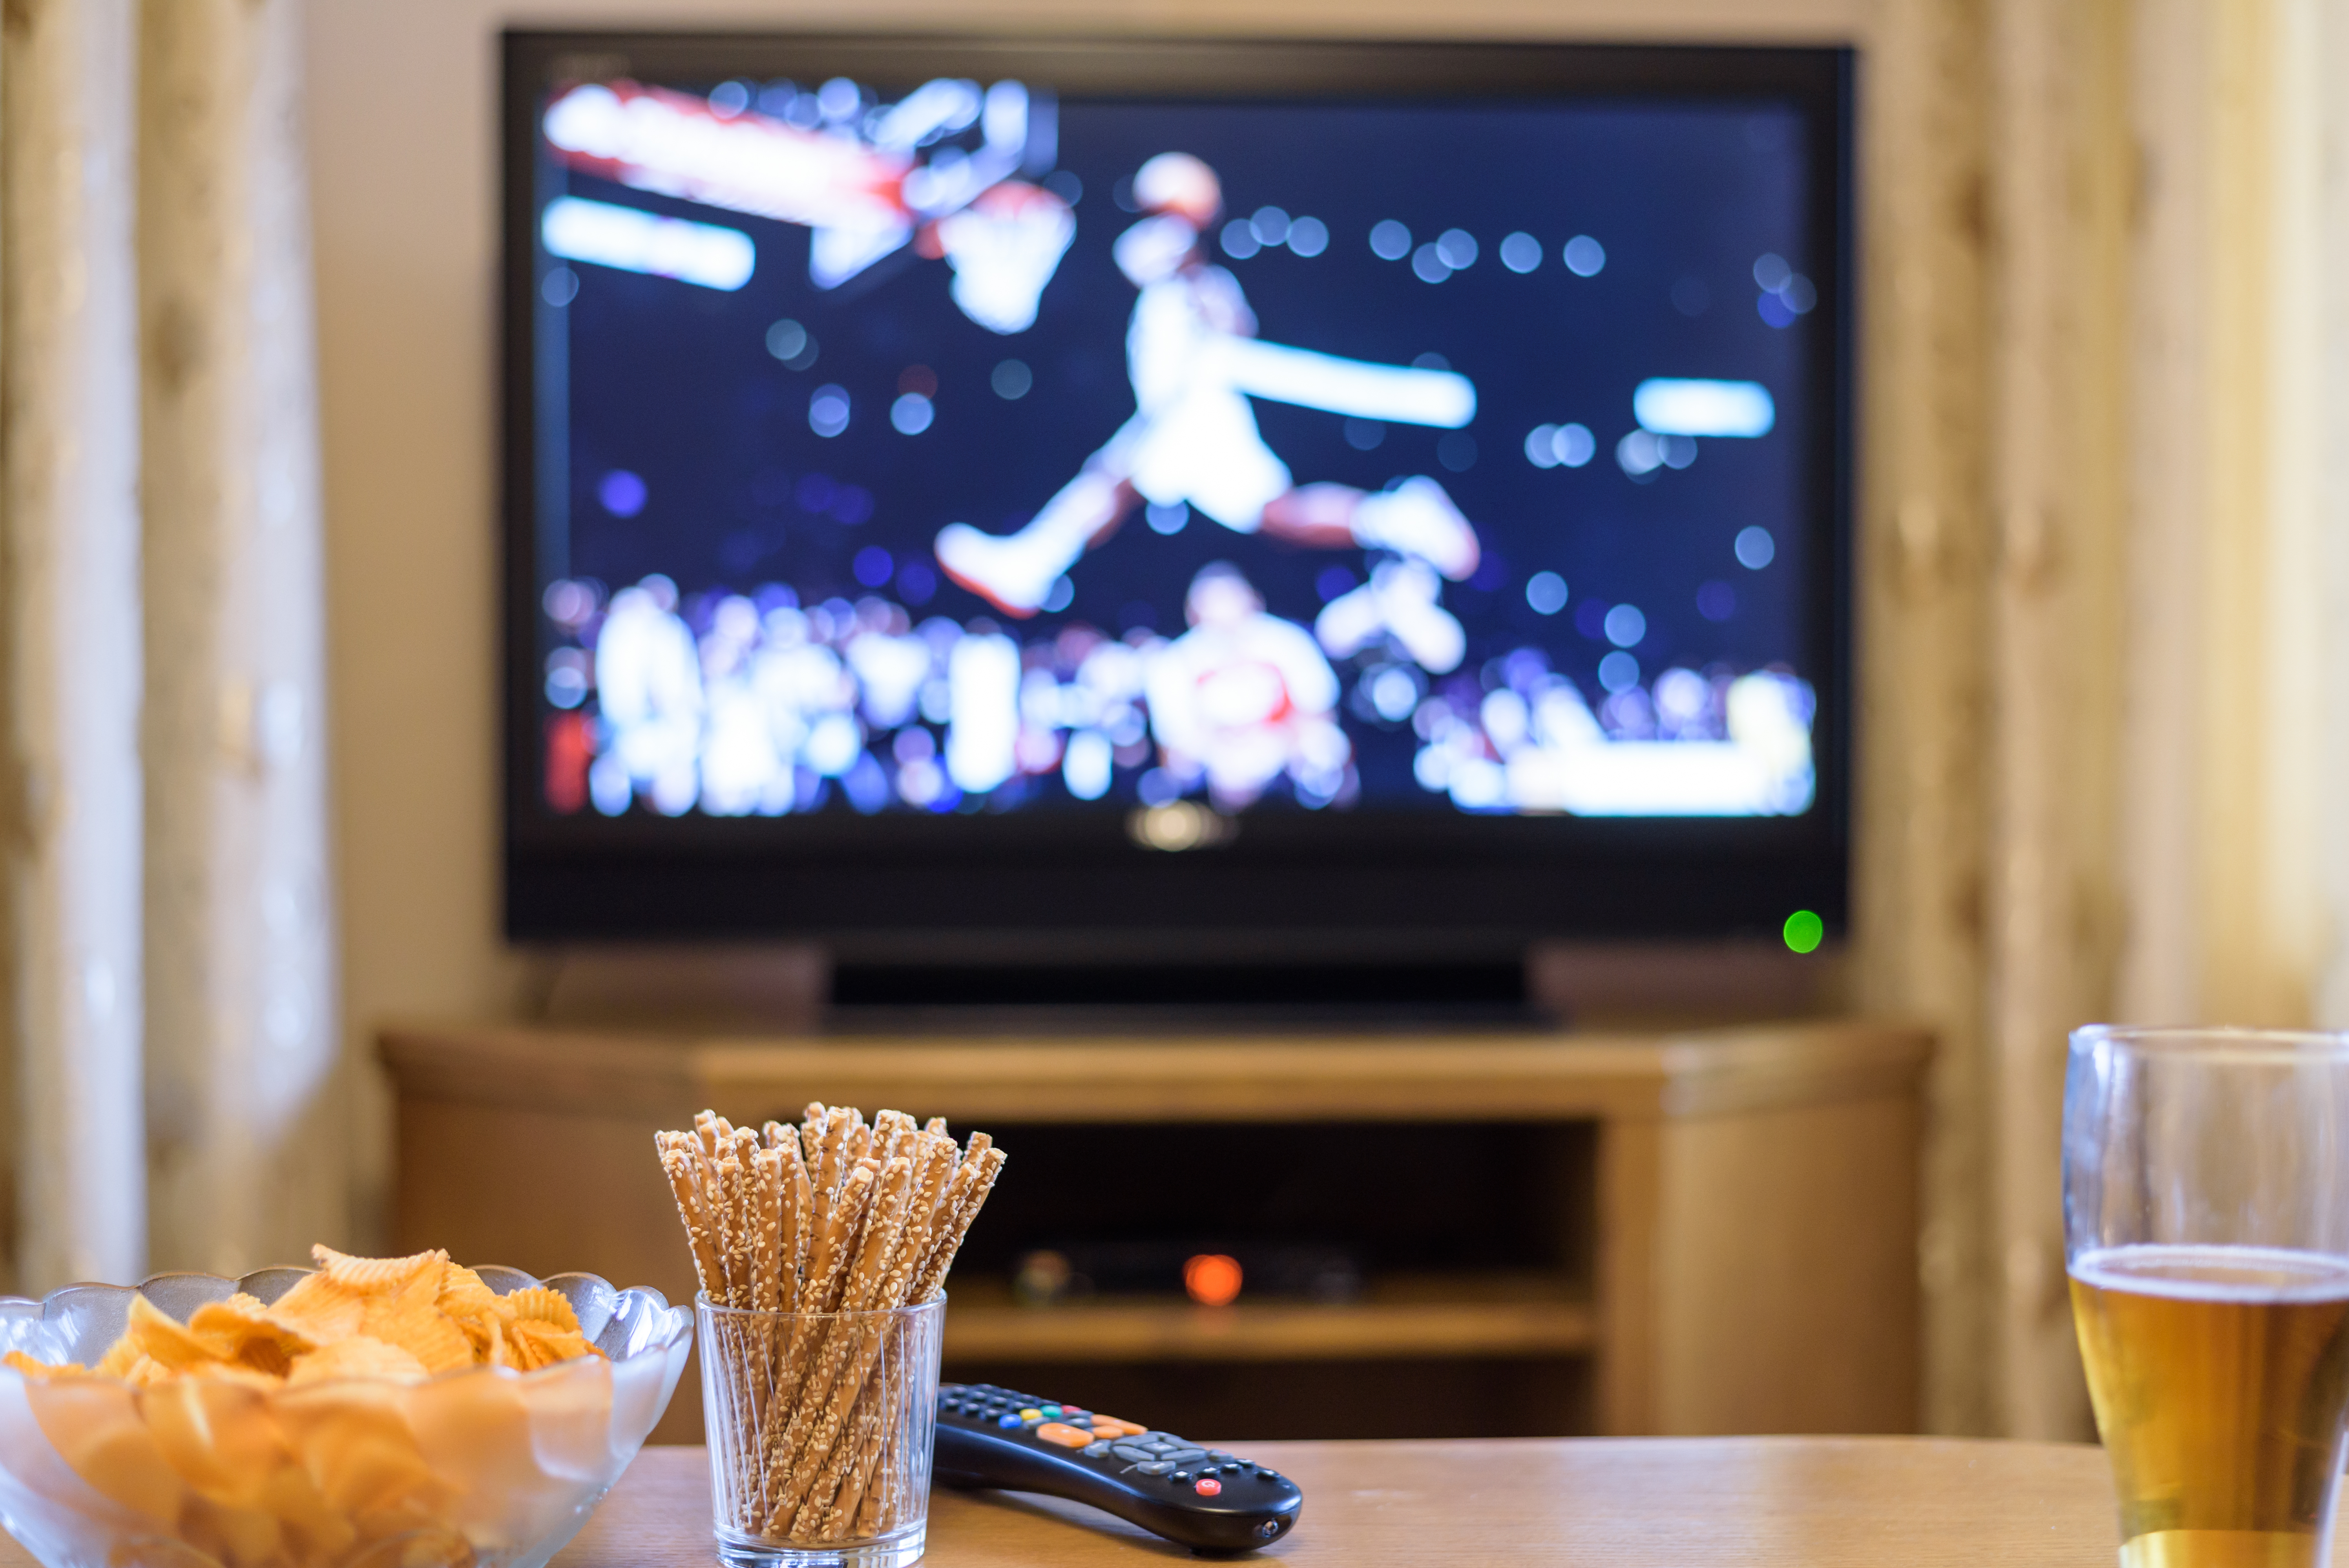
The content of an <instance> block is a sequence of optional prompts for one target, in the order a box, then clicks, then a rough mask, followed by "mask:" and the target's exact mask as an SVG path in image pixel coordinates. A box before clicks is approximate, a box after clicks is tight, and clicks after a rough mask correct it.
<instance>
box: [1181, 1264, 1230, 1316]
mask: <svg viewBox="0 0 2349 1568" xmlns="http://www.w3.org/2000/svg"><path fill="white" fill-rule="evenodd" d="M1183 1292H1184V1293H1185V1295H1187V1296H1189V1297H1190V1298H1191V1299H1192V1300H1193V1301H1195V1302H1197V1303H1199V1304H1200V1305H1201V1306H1229V1305H1230V1304H1231V1303H1233V1301H1234V1300H1236V1299H1237V1297H1238V1295H1239V1293H1240V1265H1239V1260H1237V1258H1230V1257H1226V1256H1225V1255H1224V1254H1223V1253H1221V1252H1202V1253H1200V1254H1199V1255H1198V1256H1197V1257H1195V1258H1187V1259H1185V1260H1184V1263H1183Z"/></svg>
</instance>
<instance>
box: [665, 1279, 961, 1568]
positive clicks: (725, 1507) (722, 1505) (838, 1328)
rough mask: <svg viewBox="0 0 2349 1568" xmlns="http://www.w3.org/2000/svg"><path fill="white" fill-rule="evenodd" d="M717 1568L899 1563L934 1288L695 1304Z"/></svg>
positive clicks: (917, 1527) (920, 1442)
mask: <svg viewBox="0 0 2349 1568" xmlns="http://www.w3.org/2000/svg"><path fill="white" fill-rule="evenodd" d="M694 1304H695V1308H696V1311H697V1313H698V1315H699V1320H700V1328H701V1407H702V1417H703V1422H704V1427H705V1429H706V1430H707V1431H708V1433H709V1493H710V1514H711V1521H710V1522H711V1527H712V1529H713V1530H714V1532H716V1534H717V1537H718V1558H719V1562H721V1563H725V1564H726V1565H727V1568H907V1565H909V1564H911V1563H914V1562H916V1560H918V1559H919V1558H920V1557H921V1555H922V1547H923V1543H924V1540H925V1538H926V1533H927V1532H928V1528H929V1516H930V1442H931V1438H932V1435H933V1431H934V1427H935V1423H936V1415H937V1403H938V1346H939V1330H940V1328H941V1327H942V1325H943V1324H944V1323H945V1321H946V1307H947V1303H946V1298H945V1297H944V1296H940V1297H939V1298H938V1299H937V1300H936V1301H932V1302H926V1303H923V1304H922V1305H919V1306H906V1307H896V1308H893V1309H891V1310H889V1311H885V1312H843V1313H777V1312H748V1311H744V1310H741V1309H740V1308H735V1307H722V1306H715V1305H712V1304H711V1303H710V1300H709V1296H708V1295H707V1294H706V1293H705V1294H703V1295H701V1296H699V1297H698V1298H697V1300H696V1302H695V1303H694Z"/></svg>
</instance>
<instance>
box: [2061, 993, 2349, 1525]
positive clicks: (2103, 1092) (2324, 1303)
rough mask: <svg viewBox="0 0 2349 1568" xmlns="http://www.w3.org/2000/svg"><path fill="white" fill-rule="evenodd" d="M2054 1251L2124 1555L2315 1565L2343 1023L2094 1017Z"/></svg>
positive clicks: (2337, 1365)
mask: <svg viewBox="0 0 2349 1568" xmlns="http://www.w3.org/2000/svg"><path fill="white" fill-rule="evenodd" d="M2064 1259H2065V1263H2066V1266H2067V1268H2068V1270H2069V1272H2070V1274H2071V1283H2072V1315H2073V1319H2074V1322H2075V1324H2076V1325H2077V1327H2078V1329H2079V1334H2080V1355H2081V1358H2082V1360H2083V1361H2085V1363H2086V1366H2087V1373H2088V1391H2089V1394H2090V1397H2092V1398H2093V1399H2094V1401H2095V1409H2096V1429H2097V1431H2098V1432H2099V1433H2100V1434H2101V1435H2102V1436H2103V1438H2104V1441H2105V1449H2106V1452H2107V1453H2109V1454H2110V1455H2111V1456H2112V1462H2113V1479H2114V1481H2115V1483H2116V1486H2117V1488H2118V1490H2119V1494H2120V1525H2121V1552H2120V1560H2121V1563H2122V1564H2123V1568H2218V1565H2221V1564H2223V1565H2225V1568H2239V1565H2240V1568H2252V1565H2254V1564H2256V1565H2257V1568H2299V1565H2301V1564H2308V1565H2310V1568H2320V1565H2323V1564H2326V1563H2330V1562H2331V1560H2332V1542H2333V1501H2334V1495H2335V1492H2336V1491H2337V1490H2338V1483H2339V1481H2340V1479H2341V1469H2342V1461H2343V1459H2344V1430H2349V1035H2342V1034H2313V1033H2274V1032H2267V1031H2260V1030H2248V1029H2120V1028H2108V1027H2102V1026H2099V1027H2095V1028H2089V1029H2083V1030H2080V1031H2079V1032H2078V1033H2075V1034H2074V1035H2073V1036H2072V1056H2071V1065H2070V1073H2069V1076H2068V1078H2067V1080H2066V1082H2065V1085H2064Z"/></svg>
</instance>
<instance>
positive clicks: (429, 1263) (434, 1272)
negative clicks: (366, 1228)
mask: <svg viewBox="0 0 2349 1568" xmlns="http://www.w3.org/2000/svg"><path fill="white" fill-rule="evenodd" d="M310 1256H312V1257H313V1258H316V1260H317V1261H318V1272H320V1273H322V1274H324V1275H326V1278H328V1279H330V1280H332V1281H334V1282H335V1283H336V1284H338V1285H341V1286H343V1287H344V1288H345V1289H347V1290H352V1291H357V1292H358V1293H360V1294H361V1295H373V1294H375V1293H378V1292H379V1291H396V1290H398V1289H400V1288H401V1287H403V1286H406V1285H409V1284H410V1283H412V1282H415V1281H416V1279H417V1278H418V1276H419V1275H423V1274H429V1275H431V1276H432V1285H433V1290H434V1293H436V1294H437V1293H439V1290H440V1274H441V1272H443V1271H445V1270H446V1269H447V1268H448V1266H449V1254H448V1253H446V1252H442V1251H430V1252H419V1253H417V1254H415V1255H414V1256H413V1257H408V1258H354V1257H352V1256H351V1255H350V1254H349V1253H347V1252H337V1251H335V1250H334V1249H333V1248H332V1247H329V1246H326V1245H325V1244H323V1243H321V1244H319V1245H317V1246H315V1247H312V1248H311V1249H310Z"/></svg>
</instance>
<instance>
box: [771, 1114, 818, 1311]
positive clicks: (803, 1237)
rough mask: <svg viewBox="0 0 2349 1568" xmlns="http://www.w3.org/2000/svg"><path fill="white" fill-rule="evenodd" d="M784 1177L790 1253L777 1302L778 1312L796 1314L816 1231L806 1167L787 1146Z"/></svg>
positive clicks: (785, 1149)
mask: <svg viewBox="0 0 2349 1568" xmlns="http://www.w3.org/2000/svg"><path fill="white" fill-rule="evenodd" d="M783 1166H784V1171H783V1174H784V1176H785V1177H786V1178H787V1179H789V1180H790V1182H791V1198H790V1200H789V1201H790V1210H789V1212H790V1215H791V1222H792V1231H791V1236H790V1237H789V1239H788V1241H786V1243H785V1244H786V1245H787V1246H788V1247H789V1249H790V1251H789V1252H788V1253H786V1254H785V1256H784V1259H783V1270H782V1282H783V1298H782V1300H781V1303H778V1306H777V1309H776V1310H778V1311H780V1312H797V1311H799V1310H800V1302H801V1300H802V1298H803V1297H804V1296H805V1295H806V1293H807V1283H806V1282H807V1269H808V1249H809V1247H810V1246H811V1244H812V1241H813V1236H814V1229H815V1195H814V1193H813V1192H812V1189H810V1188H809V1186H808V1173H807V1165H806V1163H805V1162H804V1161H802V1159H801V1158H800V1157H799V1154H798V1152H797V1151H796V1150H795V1149H794V1148H793V1147H792V1146H790V1145H785V1146H784V1148H783Z"/></svg>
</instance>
